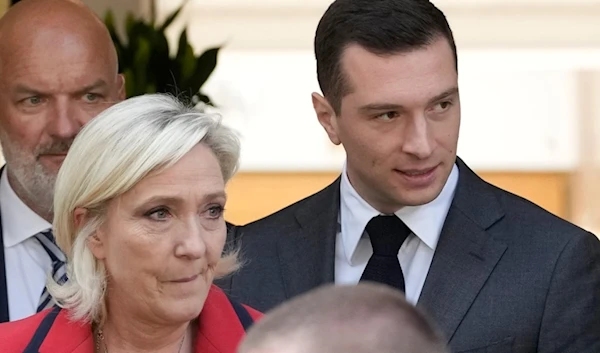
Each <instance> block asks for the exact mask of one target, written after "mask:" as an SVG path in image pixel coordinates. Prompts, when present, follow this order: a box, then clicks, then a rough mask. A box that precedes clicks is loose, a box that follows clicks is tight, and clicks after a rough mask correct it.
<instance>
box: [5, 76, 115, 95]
mask: <svg viewBox="0 0 600 353" xmlns="http://www.w3.org/2000/svg"><path fill="white" fill-rule="evenodd" d="M107 86H108V84H107V83H106V81H104V80H103V79H99V80H97V81H94V82H93V83H91V84H89V85H87V86H84V87H82V88H81V89H78V90H77V91H76V92H75V93H76V94H83V93H86V92H89V91H92V90H95V89H99V88H104V87H107ZM14 91H15V93H16V94H21V95H25V94H26V95H32V96H43V95H46V93H44V92H42V91H41V90H39V89H36V88H33V87H31V86H29V85H26V84H22V83H21V84H18V85H16V86H15V89H14Z"/></svg>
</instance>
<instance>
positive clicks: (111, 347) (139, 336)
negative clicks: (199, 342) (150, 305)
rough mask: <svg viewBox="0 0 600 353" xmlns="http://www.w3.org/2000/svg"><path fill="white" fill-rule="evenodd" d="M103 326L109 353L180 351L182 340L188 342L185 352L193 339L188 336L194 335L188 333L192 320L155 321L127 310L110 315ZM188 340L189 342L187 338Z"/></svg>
mask: <svg viewBox="0 0 600 353" xmlns="http://www.w3.org/2000/svg"><path fill="white" fill-rule="evenodd" d="M101 329H102V333H103V335H104V342H102V345H104V346H105V347H106V348H107V351H108V352H109V353H119V352H132V353H135V352H156V353H159V352H160V353H163V352H164V353H176V352H179V349H180V347H182V343H184V344H183V347H182V349H181V352H187V351H188V348H187V347H188V346H190V343H189V342H191V341H190V339H191V337H188V336H190V335H189V334H186V333H187V332H188V331H191V330H190V323H189V322H185V323H181V324H174V325H160V324H156V323H155V324H152V323H149V322H148V321H146V320H143V319H142V320H140V319H139V318H133V317H131V316H127V314H125V313H124V312H119V313H118V314H117V315H109V317H108V319H107V320H106V323H105V324H104V326H103V327H102V328H101ZM186 337H187V338H186ZM184 340H185V341H186V342H183V341H184ZM188 341H189V342H188ZM100 352H103V351H102V350H101V351H100Z"/></svg>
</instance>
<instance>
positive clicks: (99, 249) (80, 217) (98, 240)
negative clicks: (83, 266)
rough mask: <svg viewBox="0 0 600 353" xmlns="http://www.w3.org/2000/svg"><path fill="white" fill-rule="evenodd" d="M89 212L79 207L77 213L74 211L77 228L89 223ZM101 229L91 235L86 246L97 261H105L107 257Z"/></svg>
mask: <svg viewBox="0 0 600 353" xmlns="http://www.w3.org/2000/svg"><path fill="white" fill-rule="evenodd" d="M88 217H89V211H88V210H87V209H86V208H83V207H77V208H76V209H75V211H73V219H74V221H75V227H76V228H77V229H81V228H82V227H83V226H84V225H85V223H86V222H87V221H88ZM101 234H102V231H101V229H97V230H95V231H94V233H92V234H90V235H89V236H88V238H87V239H86V245H87V247H88V249H90V251H91V252H92V254H93V255H94V257H95V258H96V259H99V260H101V259H104V257H105V254H104V253H105V251H104V248H105V243H104V241H105V239H103V238H104V237H103V236H101Z"/></svg>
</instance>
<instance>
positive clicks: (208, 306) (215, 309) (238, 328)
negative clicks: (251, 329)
mask: <svg viewBox="0 0 600 353" xmlns="http://www.w3.org/2000/svg"><path fill="white" fill-rule="evenodd" d="M236 307H237V308H239V307H242V308H243V310H244V311H245V313H246V315H249V317H250V320H251V321H252V322H254V321H257V320H259V319H260V318H261V317H262V314H261V313H260V312H258V311H256V310H254V309H252V308H250V307H249V306H247V305H243V304H240V303H237V302H234V301H232V300H231V299H230V298H229V297H228V296H227V295H225V293H224V292H223V291H222V290H221V289H219V288H218V287H216V286H212V287H211V289H210V291H209V294H208V297H207V298H206V302H205V303H204V307H203V309H202V312H201V313H200V317H199V318H198V322H199V325H198V326H199V332H198V339H197V342H198V347H197V351H201V352H220V353H235V352H236V349H237V346H238V344H239V343H240V342H241V340H242V339H243V337H244V336H245V334H246V329H247V327H245V326H244V323H243V321H244V318H243V317H241V316H243V314H240V313H239V312H238V310H237V309H236Z"/></svg>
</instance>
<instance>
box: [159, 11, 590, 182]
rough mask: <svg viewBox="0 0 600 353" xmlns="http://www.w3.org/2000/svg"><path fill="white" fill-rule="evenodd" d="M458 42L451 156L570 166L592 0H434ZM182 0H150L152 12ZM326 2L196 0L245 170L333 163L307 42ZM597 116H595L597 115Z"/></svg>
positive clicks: (195, 15)
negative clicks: (214, 49)
mask: <svg viewBox="0 0 600 353" xmlns="http://www.w3.org/2000/svg"><path fill="white" fill-rule="evenodd" d="M434 2H435V3H436V4H437V5H438V6H439V7H440V8H441V9H442V10H443V11H444V12H445V13H446V15H447V17H448V20H449V22H450V24H451V26H452V28H453V31H454V34H455V37H456V41H457V44H458V46H459V66H460V68H459V70H460V86H461V95H462V107H463V122H462V127H461V138H460V143H459V153H460V155H461V156H462V157H463V158H464V159H465V160H467V161H468V162H469V163H470V164H471V166H472V167H474V168H476V169H478V170H534V171H537V170H546V171H548V170H549V171H552V170H556V171H564V170H574V169H575V168H576V167H577V165H578V163H579V162H580V153H579V145H578V143H577V139H578V131H579V130H578V128H579V125H578V122H579V118H580V114H581V113H580V110H581V109H580V105H581V101H580V97H579V91H578V90H579V89H580V83H579V77H580V76H579V73H580V72H581V71H582V70H591V71H596V70H598V71H600V20H598V19H599V18H600V1H599V0H561V1H559V0H520V1H517V0H477V1H473V0H437V1H434ZM181 3H182V1H181V0H158V1H157V7H158V9H159V15H162V16H166V14H167V13H169V12H170V11H172V10H173V9H174V8H176V7H177V6H178V5H179V4H181ZM329 3H330V1H328V0H305V1H302V2H299V1H293V0H260V1H256V0H192V1H190V2H189V3H188V4H187V5H186V6H187V7H186V10H185V12H184V13H183V17H182V20H181V21H179V22H178V23H177V24H176V26H175V27H176V28H173V30H172V32H171V33H170V39H171V41H172V42H173V43H175V40H176V38H177V35H178V34H179V31H180V30H181V29H182V28H183V26H184V24H186V26H187V28H188V36H189V37H190V38H191V41H192V43H193V45H194V47H195V48H196V50H197V51H201V50H203V49H205V48H206V47H208V46H212V45H219V44H222V43H224V44H225V47H224V49H223V50H222V52H221V55H220V58H219V64H218V66H217V70H216V71H215V73H214V75H213V76H212V77H211V79H210V80H209V82H208V83H207V85H206V88H205V90H206V92H207V93H209V94H210V96H211V97H212V98H213V99H214V100H215V101H216V102H217V103H218V104H219V105H220V108H221V111H222V113H223V115H224V118H225V121H226V122H227V123H229V124H231V125H232V126H234V127H236V128H237V129H238V130H239V131H240V133H241V134H242V137H243V155H242V170H336V169H338V168H339V167H340V165H341V163H342V162H343V159H344V154H343V150H341V149H340V148H335V147H333V146H332V145H331V144H330V142H329V141H328V139H327V137H326V135H325V133H324V132H323V131H322V129H321V127H320V126H319V125H318V123H317V120H316V118H315V116H314V113H313V111H312V107H311V103H310V93H311V92H312V91H315V90H318V86H317V81H316V77H315V76H316V74H315V64H314V59H313V54H312V40H313V36H314V31H315V28H316V25H317V22H318V20H319V18H320V17H321V15H322V13H323V11H324V10H325V9H326V8H327V6H328V5H329ZM598 118H600V117H598Z"/></svg>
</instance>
